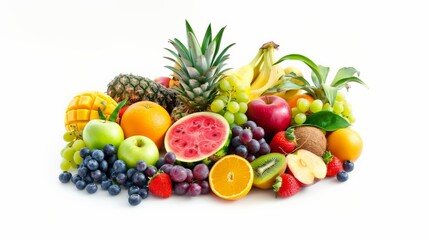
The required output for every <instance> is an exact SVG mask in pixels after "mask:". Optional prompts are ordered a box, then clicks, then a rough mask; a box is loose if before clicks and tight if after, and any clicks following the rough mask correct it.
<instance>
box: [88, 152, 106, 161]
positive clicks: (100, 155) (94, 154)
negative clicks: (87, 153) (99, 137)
mask: <svg viewBox="0 0 429 240" xmlns="http://www.w3.org/2000/svg"><path fill="white" fill-rule="evenodd" d="M91 157H92V158H94V159H95V160H96V161H97V162H101V161H103V159H104V153H103V151H101V150H98V149H96V150H93V151H92V154H91Z"/></svg>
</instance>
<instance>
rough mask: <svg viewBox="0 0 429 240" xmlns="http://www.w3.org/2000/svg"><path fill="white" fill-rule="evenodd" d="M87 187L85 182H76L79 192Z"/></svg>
mask: <svg viewBox="0 0 429 240" xmlns="http://www.w3.org/2000/svg"><path fill="white" fill-rule="evenodd" d="M85 187H86V182H85V181H83V180H79V181H77V182H76V188H77V189H79V190H83V189H84V188H85Z"/></svg>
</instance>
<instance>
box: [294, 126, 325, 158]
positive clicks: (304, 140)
mask: <svg viewBox="0 0 429 240" xmlns="http://www.w3.org/2000/svg"><path fill="white" fill-rule="evenodd" d="M294 135H295V141H296V149H306V150H308V151H310V152H312V153H314V154H316V155H317V156H320V157H322V156H323V153H324V152H325V151H326V148H327V146H328V141H327V140H326V136H325V134H324V133H323V132H322V130H320V129H319V128H316V127H311V126H300V127H296V128H295V129H294Z"/></svg>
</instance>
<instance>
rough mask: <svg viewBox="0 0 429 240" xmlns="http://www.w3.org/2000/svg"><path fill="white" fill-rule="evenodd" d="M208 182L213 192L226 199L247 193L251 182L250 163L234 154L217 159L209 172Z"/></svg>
mask: <svg viewBox="0 0 429 240" xmlns="http://www.w3.org/2000/svg"><path fill="white" fill-rule="evenodd" d="M209 184H210V188H211V190H212V191H213V193H214V194H216V195H217V196H218V197H220V198H223V199H226V200H237V199H240V198H242V197H244V196H246V195H247V193H249V191H250V189H251V188H252V184H253V169H252V166H251V165H250V163H249V162H248V161H247V160H246V159H244V158H242V157H240V156H238V155H234V154H230V155H226V156H224V157H223V158H221V159H219V160H218V161H217V162H216V163H215V164H214V165H213V167H212V168H211V170H210V173H209Z"/></svg>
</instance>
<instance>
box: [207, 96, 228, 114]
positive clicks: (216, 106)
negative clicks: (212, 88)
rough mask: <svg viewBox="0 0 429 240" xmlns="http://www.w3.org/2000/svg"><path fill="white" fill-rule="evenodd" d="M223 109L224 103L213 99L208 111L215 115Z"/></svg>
mask: <svg viewBox="0 0 429 240" xmlns="http://www.w3.org/2000/svg"><path fill="white" fill-rule="evenodd" d="M224 107H225V103H224V101H223V100H221V99H215V100H214V101H213V102H212V103H211V104H210V109H211V110H212V111H213V112H215V113H217V112H220V111H221V110H222V109H223V108H224Z"/></svg>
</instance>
